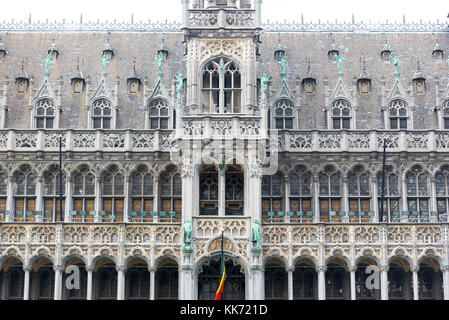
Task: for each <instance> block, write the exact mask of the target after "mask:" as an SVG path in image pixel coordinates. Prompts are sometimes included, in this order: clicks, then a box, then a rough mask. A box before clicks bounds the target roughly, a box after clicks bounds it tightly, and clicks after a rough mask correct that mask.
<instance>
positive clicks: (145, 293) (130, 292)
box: [126, 263, 150, 300]
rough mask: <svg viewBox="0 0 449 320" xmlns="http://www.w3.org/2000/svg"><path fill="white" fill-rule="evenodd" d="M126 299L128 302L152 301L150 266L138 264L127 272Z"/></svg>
mask: <svg viewBox="0 0 449 320" xmlns="http://www.w3.org/2000/svg"><path fill="white" fill-rule="evenodd" d="M126 280H127V281H126V282H127V283H126V289H127V294H126V297H127V299H128V300H143V299H145V300H148V299H150V273H149V272H148V266H147V265H146V264H144V263H137V264H134V265H133V266H131V267H129V268H128V270H127V271H126Z"/></svg>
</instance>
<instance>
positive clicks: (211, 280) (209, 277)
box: [198, 255, 246, 300]
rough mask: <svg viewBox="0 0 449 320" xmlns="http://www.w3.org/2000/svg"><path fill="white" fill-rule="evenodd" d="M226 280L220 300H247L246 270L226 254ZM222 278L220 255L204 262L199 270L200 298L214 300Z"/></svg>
mask: <svg viewBox="0 0 449 320" xmlns="http://www.w3.org/2000/svg"><path fill="white" fill-rule="evenodd" d="M225 267H226V280H225V284H224V288H223V293H222V295H221V299H220V300H245V286H246V283H245V272H244V270H243V268H242V266H241V265H240V264H239V263H238V262H236V261H234V260H233V259H231V258H229V257H226V256H225ZM220 278H221V262H220V255H217V256H215V257H212V258H210V259H209V260H208V261H206V262H204V263H203V264H202V266H201V267H200V269H199V270H198V300H214V299H215V293H216V292H217V288H218V285H219V283H220Z"/></svg>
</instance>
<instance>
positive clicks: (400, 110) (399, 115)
mask: <svg viewBox="0 0 449 320" xmlns="http://www.w3.org/2000/svg"><path fill="white" fill-rule="evenodd" d="M389 113H390V129H407V121H408V108H407V104H406V103H405V101H403V100H399V99H396V100H393V101H391V102H390V105H389Z"/></svg>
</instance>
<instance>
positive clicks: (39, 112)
mask: <svg viewBox="0 0 449 320" xmlns="http://www.w3.org/2000/svg"><path fill="white" fill-rule="evenodd" d="M35 108H36V115H35V118H36V128H37V129H53V125H54V121H55V110H56V109H55V103H54V102H53V101H52V100H50V99H41V100H38V101H37V102H36V105H35Z"/></svg>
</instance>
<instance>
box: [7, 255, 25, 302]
mask: <svg viewBox="0 0 449 320" xmlns="http://www.w3.org/2000/svg"><path fill="white" fill-rule="evenodd" d="M24 273H25V272H24V271H23V266H22V264H20V265H13V266H11V267H9V269H8V272H7V273H6V279H5V281H6V286H7V291H6V299H7V300H22V299H23V282H24Z"/></svg>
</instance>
